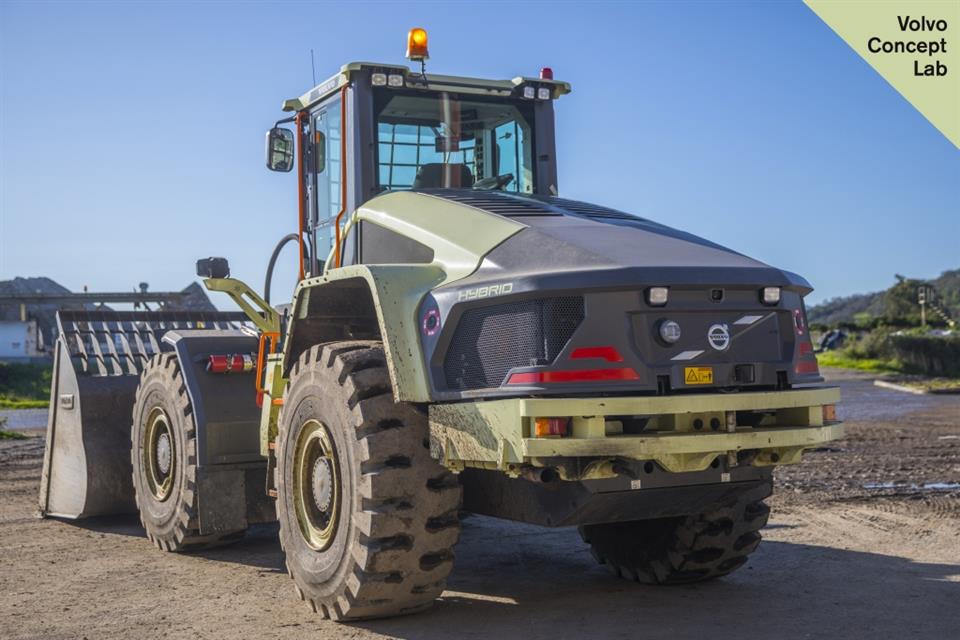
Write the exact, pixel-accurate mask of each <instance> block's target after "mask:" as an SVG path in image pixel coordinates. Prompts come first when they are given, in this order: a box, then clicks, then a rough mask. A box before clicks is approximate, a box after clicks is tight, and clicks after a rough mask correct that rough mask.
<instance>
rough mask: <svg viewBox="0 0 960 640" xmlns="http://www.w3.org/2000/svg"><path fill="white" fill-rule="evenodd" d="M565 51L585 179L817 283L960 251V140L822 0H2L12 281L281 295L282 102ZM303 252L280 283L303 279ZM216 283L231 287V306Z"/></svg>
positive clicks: (500, 74) (628, 206) (579, 194)
mask: <svg viewBox="0 0 960 640" xmlns="http://www.w3.org/2000/svg"><path fill="white" fill-rule="evenodd" d="M414 26H420V27H424V28H425V29H427V30H428V32H429V34H430V45H429V47H430V55H431V58H430V60H429V62H428V66H427V69H428V72H435V73H449V74H455V75H466V76H476V77H490V78H512V77H515V76H518V75H528V76H535V75H537V72H538V70H539V69H540V67H542V66H549V67H552V68H553V70H554V74H555V77H556V78H557V79H559V80H565V81H567V82H570V83H571V84H572V86H573V93H571V94H570V95H567V96H563V97H562V98H560V99H559V100H558V101H557V104H556V105H555V108H556V114H557V154H558V163H559V174H560V175H559V185H558V186H559V190H560V194H561V195H562V196H564V197H568V198H576V199H582V200H587V201H591V202H596V203H599V204H603V205H607V206H611V207H614V208H619V209H622V210H625V211H629V212H631V213H636V214H638V215H641V216H644V217H647V218H651V219H653V220H656V221H658V222H662V223H664V224H667V225H670V226H673V227H677V228H680V229H683V230H686V231H690V232H693V233H695V234H697V235H701V236H704V237H707V238H709V239H710V240H713V241H714V242H718V243H720V244H723V245H725V246H728V247H730V248H732V249H735V250H737V251H740V252H742V253H745V254H747V255H750V256H752V257H754V258H757V259H759V260H762V261H764V262H767V263H769V264H772V265H774V266H777V267H779V268H782V269H786V270H789V271H793V272H796V273H799V274H801V275H803V276H804V277H805V278H807V279H808V280H809V281H810V283H811V284H812V285H813V286H814V288H815V291H814V293H812V294H811V295H810V297H809V298H808V304H810V303H816V302H819V301H822V300H824V299H828V298H831V297H834V296H839V295H846V294H851V293H859V292H866V291H876V290H880V289H884V288H886V287H888V286H890V285H891V284H892V283H893V282H894V274H897V273H899V274H904V275H907V276H910V277H917V278H925V277H935V276H936V275H938V274H939V273H940V272H941V271H944V270H946V269H955V268H960V152H958V150H957V148H956V147H954V146H953V145H952V144H951V143H950V142H949V141H948V140H947V139H946V138H944V137H943V135H942V134H940V133H939V132H938V131H937V130H936V129H935V128H934V127H933V126H932V125H930V124H929V123H928V122H927V121H926V119H924V117H923V116H922V115H920V113H918V112H917V111H916V110H915V109H914V108H913V107H912V106H910V104H909V103H907V101H906V100H904V99H903V98H902V97H901V96H900V94H898V93H897V92H896V91H895V90H894V89H893V88H892V87H890V85H888V84H887V83H886V81H884V80H883V79H882V78H881V77H880V76H879V75H878V74H877V73H876V72H874V71H873V70H872V69H871V68H870V67H869V65H868V64H867V63H866V62H864V61H863V60H862V59H861V58H859V57H858V56H857V55H856V54H855V53H854V52H853V51H852V50H851V49H850V48H849V47H848V46H847V45H846V44H845V43H844V42H843V41H842V40H841V39H840V38H839V37H838V36H837V35H836V34H834V33H833V32H832V31H831V30H830V29H829V27H827V26H826V25H825V24H824V23H823V22H821V20H820V19H819V18H817V17H816V15H814V14H813V12H811V11H810V10H809V9H807V8H806V7H805V6H804V5H802V4H801V3H799V2H796V3H792V2H750V3H747V2H744V3H722V2H703V3H695V2H665V3H653V2H650V3H628V2H617V3H598V2H590V3H586V2H544V3H533V2H530V3H500V2H492V1H489V0H488V1H487V2H483V3H477V4H472V3H463V2H456V3H455V2H445V3H409V4H408V3H399V2H389V3H369V4H363V3H360V2H350V3H308V2H299V3H286V4H285V3H279V2H270V3H259V2H242V3H240V2H194V3H184V2H157V3H146V2H80V1H73V2H62V3H61V2H43V1H39V0H35V1H32V2H15V1H11V0H3V1H2V2H0V280H3V279H8V278H12V277H15V276H41V275H43V276H48V277H50V278H53V279H54V280H56V281H58V282H60V283H61V284H63V285H64V286H66V287H68V288H69V289H71V290H74V291H79V290H82V288H83V287H84V286H88V287H89V288H90V290H91V291H117V290H120V291H125V290H132V289H133V288H135V287H136V286H137V284H138V283H139V282H142V281H146V282H148V283H149V284H150V288H151V289H152V290H156V291H161V290H179V289H182V288H183V287H184V286H186V285H187V284H188V283H189V282H191V281H193V280H194V279H195V274H194V264H195V261H196V259H197V258H201V257H206V256H211V255H216V256H226V257H227V258H229V259H230V263H231V267H232V272H233V275H234V276H236V277H239V278H241V279H243V280H246V281H247V282H249V283H250V284H252V285H253V286H254V287H255V288H257V289H258V290H259V289H261V288H262V286H263V284H262V283H263V277H264V271H265V268H266V264H267V261H268V259H269V256H270V252H271V251H272V249H273V246H274V244H275V243H276V242H277V240H279V239H280V238H281V237H282V236H284V235H286V234H287V233H289V232H290V231H293V230H295V229H296V193H295V189H296V184H295V177H294V175H293V174H292V173H291V174H277V173H271V172H269V171H268V170H267V169H266V168H265V167H264V160H263V141H264V132H265V131H266V130H267V129H268V128H269V127H270V126H271V125H272V123H273V122H274V121H275V120H277V119H278V118H279V117H281V116H282V115H283V114H282V113H281V111H280V105H281V102H282V100H283V99H286V98H291V97H296V96H299V95H301V94H302V93H305V92H306V91H307V90H308V89H309V88H310V87H311V85H312V84H313V83H312V79H311V66H310V49H311V48H312V49H314V50H315V51H316V66H317V76H318V79H320V80H322V79H324V78H326V77H327V76H330V75H332V74H333V73H335V72H336V71H337V70H338V69H339V68H340V66H341V65H342V64H343V63H345V62H348V61H353V60H374V61H380V62H388V63H399V64H404V63H405V60H404V58H403V56H404V49H405V45H406V32H407V30H408V29H409V28H410V27H414ZM295 271H296V259H295V256H294V251H293V250H292V248H289V249H288V250H287V252H285V253H284V254H283V256H282V257H281V260H280V263H279V266H278V270H277V275H276V276H275V279H274V284H273V291H274V296H273V299H274V302H279V301H280V300H282V299H283V298H285V297H287V296H288V295H289V294H290V293H292V290H293V286H294V284H295V279H296V277H295ZM219 295H220V294H212V296H213V298H214V300H215V302H216V303H217V304H218V306H220V307H221V308H225V309H227V308H230V303H229V301H227V300H226V298H225V296H224V297H223V298H224V299H222V300H221V299H219V298H218V296H219Z"/></svg>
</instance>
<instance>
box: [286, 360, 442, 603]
mask: <svg viewBox="0 0 960 640" xmlns="http://www.w3.org/2000/svg"><path fill="white" fill-rule="evenodd" d="M277 495H278V499H277V515H278V518H279V520H280V544H281V545H282V546H283V550H284V553H285V554H286V563H287V570H288V571H289V573H290V577H291V578H293V581H294V585H295V590H296V593H297V595H298V596H299V597H300V598H301V599H302V600H304V601H306V602H307V603H308V604H309V605H310V606H311V608H312V609H313V610H314V611H316V612H318V613H320V614H322V615H323V616H324V617H329V618H332V619H334V620H360V619H366V618H380V617H387V616H395V615H402V614H407V613H413V612H416V611H420V610H423V609H426V608H427V607H429V606H430V605H432V604H433V601H434V600H435V599H436V598H437V596H439V595H440V593H442V592H443V589H444V586H445V581H446V578H447V576H448V575H449V573H450V571H451V569H452V568H453V546H454V544H456V542H457V540H458V538H459V537H460V522H459V519H458V517H457V513H458V509H459V506H460V496H461V491H460V485H459V482H458V480H457V478H456V476H454V475H452V474H450V473H449V472H447V471H446V470H445V469H444V468H443V467H442V466H441V465H440V464H439V463H437V462H436V461H435V460H434V459H433V458H431V457H430V451H429V429H428V426H427V419H426V416H425V415H424V413H422V412H421V411H420V410H418V409H417V408H416V407H414V406H412V405H409V404H406V403H395V402H394V400H393V394H392V390H391V385H390V378H389V375H388V372H387V364H386V359H385V357H384V352H383V348H382V346H381V344H380V343H379V342H373V341H356V342H335V343H329V344H325V345H319V346H315V347H313V348H311V349H309V350H308V351H306V352H305V353H304V354H303V355H302V356H301V357H300V358H299V360H298V362H297V363H296V364H295V365H294V366H293V369H292V371H291V373H290V382H289V384H288V385H287V390H286V392H285V394H284V404H283V409H282V411H281V416H280V426H279V434H278V438H277Z"/></svg>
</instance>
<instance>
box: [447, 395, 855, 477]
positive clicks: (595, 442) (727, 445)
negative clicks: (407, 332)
mask: <svg viewBox="0 0 960 640" xmlns="http://www.w3.org/2000/svg"><path fill="white" fill-rule="evenodd" d="M839 400H840V392H839V390H838V389H836V388H835V387H824V388H811V389H795V390H790V391H771V392H750V393H730V394H702V395H701V394H697V395H684V396H657V397H615V398H521V399H509V400H492V401H486V402H462V403H453V404H443V405H433V406H431V407H430V435H431V451H432V453H433V455H434V456H435V457H436V458H438V459H440V460H442V461H443V462H444V464H445V465H446V466H447V467H448V468H451V469H454V470H457V469H462V468H464V467H480V468H496V469H500V470H503V471H506V472H507V473H511V474H513V473H519V471H520V469H521V467H523V466H525V465H534V466H543V465H548V464H550V461H549V460H548V459H551V458H552V459H556V458H592V459H600V460H602V459H613V458H628V459H633V460H652V461H655V462H657V463H659V464H660V465H661V466H663V467H664V468H665V469H667V470H669V471H676V472H681V471H701V470H703V469H706V468H707V467H709V466H710V464H711V463H712V462H713V461H714V459H716V458H717V456H720V455H727V456H728V457H729V458H728V459H729V460H736V459H737V454H738V452H741V451H750V452H752V455H751V456H749V463H750V464H754V465H761V466H763V465H773V464H790V463H793V462H798V461H799V460H800V457H801V455H802V453H803V451H804V450H806V449H810V448H813V447H817V446H820V445H822V444H823V443H826V442H829V441H831V440H836V439H838V438H841V437H842V436H843V426H842V425H841V424H839V423H838V422H836V421H833V420H827V421H825V420H824V414H825V413H826V414H827V415H828V417H829V415H830V412H829V411H826V412H825V411H824V406H829V405H835V404H836V403H837V402H839ZM738 412H748V413H746V414H744V413H740V414H739V415H738ZM742 415H750V416H752V418H753V420H752V422H754V423H756V421H757V419H760V418H761V417H762V419H761V420H760V422H759V424H755V425H754V426H746V425H743V424H738V421H739V417H740V416H742ZM623 416H634V417H643V418H645V419H646V423H645V426H644V428H643V431H642V432H641V433H637V434H629V433H624V426H623V421H622V420H621V419H620V418H622V417H623ZM545 417H551V418H569V419H570V420H569V425H570V428H569V433H568V435H567V436H565V437H562V438H561V437H549V438H544V437H535V436H534V429H533V425H534V424H535V421H536V419H537V418H545ZM593 462H594V463H595V462H596V460H594V461H593ZM594 466H596V465H594Z"/></svg>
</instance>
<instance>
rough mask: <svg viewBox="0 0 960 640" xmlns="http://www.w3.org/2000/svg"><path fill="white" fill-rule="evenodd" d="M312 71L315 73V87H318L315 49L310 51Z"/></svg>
mask: <svg viewBox="0 0 960 640" xmlns="http://www.w3.org/2000/svg"><path fill="white" fill-rule="evenodd" d="M310 71H312V72H313V86H317V64H316V62H315V61H314V57H313V49H310Z"/></svg>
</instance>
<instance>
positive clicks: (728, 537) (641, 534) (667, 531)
mask: <svg viewBox="0 0 960 640" xmlns="http://www.w3.org/2000/svg"><path fill="white" fill-rule="evenodd" d="M770 492H771V483H770V481H767V482H765V483H763V484H761V485H759V486H757V487H755V488H753V489H750V490H749V491H746V492H744V493H742V494H740V495H739V496H738V497H736V498H734V499H732V500H730V501H728V502H726V503H724V504H721V505H720V506H718V507H717V508H716V509H713V510H711V511H708V512H705V513H701V514H697V515H692V516H684V517H680V518H661V519H657V520H640V521H635V522H615V523H609V524H594V525H584V526H581V527H580V535H581V537H582V538H583V540H584V542H587V543H589V544H590V546H591V548H592V550H593V555H594V557H595V558H596V559H597V561H598V562H600V563H601V564H606V565H607V566H608V567H609V568H610V570H611V571H613V573H614V574H616V575H618V576H620V577H622V578H626V579H629V580H635V581H637V582H643V583H646V584H683V583H688V582H699V581H702V580H709V579H711V578H718V577H720V576H724V575H726V574H728V573H730V572H732V571H735V570H736V569H738V568H740V567H741V566H743V565H744V564H745V563H746V562H747V556H749V555H750V554H751V553H753V552H754V551H755V550H756V549H757V546H758V545H759V544H760V529H762V528H763V527H764V525H766V524H767V518H768V517H769V515H770V508H769V507H767V505H766V504H764V503H763V499H764V498H766V497H767V496H769V495H770Z"/></svg>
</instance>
